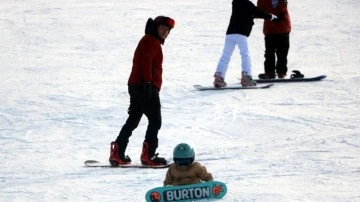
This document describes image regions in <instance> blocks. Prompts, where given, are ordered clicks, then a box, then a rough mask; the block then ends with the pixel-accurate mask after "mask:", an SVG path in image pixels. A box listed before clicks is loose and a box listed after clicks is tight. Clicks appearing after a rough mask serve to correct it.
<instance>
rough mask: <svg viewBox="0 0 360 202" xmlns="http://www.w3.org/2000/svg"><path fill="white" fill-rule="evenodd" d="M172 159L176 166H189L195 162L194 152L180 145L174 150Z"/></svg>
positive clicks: (188, 146) (182, 144)
mask: <svg viewBox="0 0 360 202" xmlns="http://www.w3.org/2000/svg"><path fill="white" fill-rule="evenodd" d="M173 159H174V162H175V164H176V165H180V166H182V165H183V166H189V165H190V164H192V163H193V162H194V160H195V151H194V149H193V148H192V147H191V146H190V145H188V144H186V143H180V144H178V145H177V146H176V147H175V148H174V152H173Z"/></svg>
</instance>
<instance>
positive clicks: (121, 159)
mask: <svg viewBox="0 0 360 202" xmlns="http://www.w3.org/2000/svg"><path fill="white" fill-rule="evenodd" d="M109 162H110V164H111V165H112V166H118V165H124V164H129V163H130V162H131V159H130V157H129V156H127V155H126V156H125V154H124V153H123V152H120V151H119V145H118V144H117V143H116V142H111V146H110V158H109Z"/></svg>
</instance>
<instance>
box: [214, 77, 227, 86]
mask: <svg viewBox="0 0 360 202" xmlns="http://www.w3.org/2000/svg"><path fill="white" fill-rule="evenodd" d="M214 77H215V80H214V87H215V88H221V87H225V86H226V85H227V84H226V82H225V81H224V78H222V77H221V73H215V76H214Z"/></svg>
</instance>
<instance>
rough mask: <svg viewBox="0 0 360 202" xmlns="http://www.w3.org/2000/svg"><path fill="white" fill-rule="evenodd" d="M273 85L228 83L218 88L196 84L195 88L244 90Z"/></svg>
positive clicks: (201, 89)
mask: <svg viewBox="0 0 360 202" xmlns="http://www.w3.org/2000/svg"><path fill="white" fill-rule="evenodd" d="M273 85H274V84H264V85H256V86H242V85H240V84H235V85H228V86H225V87H219V88H216V87H214V86H202V85H194V88H196V89H197V90H200V91H204V90H229V89H238V90H242V89H264V88H270V87H271V86H273Z"/></svg>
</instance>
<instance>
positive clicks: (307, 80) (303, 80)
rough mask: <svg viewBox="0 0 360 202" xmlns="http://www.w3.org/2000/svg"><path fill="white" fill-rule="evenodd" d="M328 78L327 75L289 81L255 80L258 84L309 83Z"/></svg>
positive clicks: (290, 79)
mask: <svg viewBox="0 0 360 202" xmlns="http://www.w3.org/2000/svg"><path fill="white" fill-rule="evenodd" d="M325 78H326V75H321V76H315V77H307V78H306V77H305V78H289V79H254V81H256V82H257V83H280V82H284V83H286V82H309V81H321V80H323V79H325Z"/></svg>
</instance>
